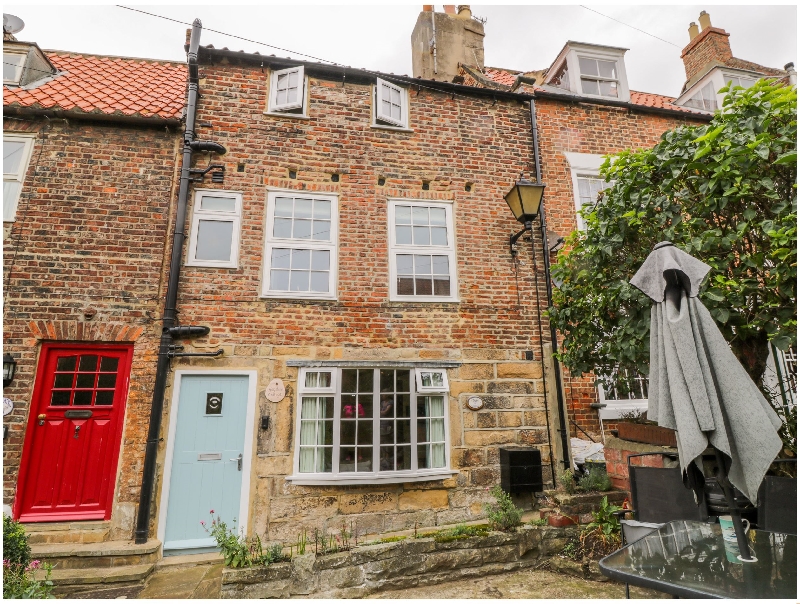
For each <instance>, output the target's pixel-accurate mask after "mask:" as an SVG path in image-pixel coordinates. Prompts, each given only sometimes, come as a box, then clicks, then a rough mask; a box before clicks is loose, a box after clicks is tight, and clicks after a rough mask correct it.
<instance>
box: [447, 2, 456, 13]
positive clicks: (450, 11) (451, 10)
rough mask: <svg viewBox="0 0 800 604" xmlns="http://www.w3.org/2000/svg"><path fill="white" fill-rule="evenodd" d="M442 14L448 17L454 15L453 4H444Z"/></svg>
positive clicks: (454, 8) (454, 6) (454, 7)
mask: <svg viewBox="0 0 800 604" xmlns="http://www.w3.org/2000/svg"><path fill="white" fill-rule="evenodd" d="M444 12H445V13H447V14H448V15H455V14H456V5H455V4H445V5H444Z"/></svg>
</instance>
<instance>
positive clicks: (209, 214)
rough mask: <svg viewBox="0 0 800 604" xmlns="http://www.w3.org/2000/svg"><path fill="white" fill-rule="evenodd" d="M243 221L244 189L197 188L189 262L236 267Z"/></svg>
mask: <svg viewBox="0 0 800 604" xmlns="http://www.w3.org/2000/svg"><path fill="white" fill-rule="evenodd" d="M241 224H242V194H241V193H237V192H233V191H219V190H216V189H199V190H196V191H195V194H194V210H193V212H192V227H191V231H190V233H189V253H188V254H187V258H186V265H187V266H205V267H209V268H237V267H238V266H239V234H240V231H241Z"/></svg>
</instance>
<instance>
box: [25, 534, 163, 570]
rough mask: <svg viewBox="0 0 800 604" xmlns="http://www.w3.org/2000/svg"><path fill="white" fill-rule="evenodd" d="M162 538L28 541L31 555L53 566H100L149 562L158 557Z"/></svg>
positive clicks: (64, 568) (133, 564)
mask: <svg viewBox="0 0 800 604" xmlns="http://www.w3.org/2000/svg"><path fill="white" fill-rule="evenodd" d="M160 548H161V542H160V541H159V540H158V539H151V540H149V541H148V542H147V543H144V544H141V545H138V544H136V543H134V542H133V541H104V542H102V543H40V544H36V545H31V556H32V557H33V558H34V559H36V560H42V561H43V562H47V563H49V564H51V565H52V566H53V568H54V569H56V570H59V571H61V570H68V569H101V568H112V567H121V566H139V565H148V564H149V565H152V564H155V562H156V561H157V560H158V558H159V550H160Z"/></svg>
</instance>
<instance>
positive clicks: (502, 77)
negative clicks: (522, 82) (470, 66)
mask: <svg viewBox="0 0 800 604" xmlns="http://www.w3.org/2000/svg"><path fill="white" fill-rule="evenodd" d="M519 73H520V72H519V71H511V70H509V69H498V68H497V67H487V68H486V69H484V71H483V75H485V76H486V77H487V78H489V79H490V80H494V81H495V82H497V83H498V84H505V85H506V86H513V85H514V82H515V81H516V79H517V75H518V74H519Z"/></svg>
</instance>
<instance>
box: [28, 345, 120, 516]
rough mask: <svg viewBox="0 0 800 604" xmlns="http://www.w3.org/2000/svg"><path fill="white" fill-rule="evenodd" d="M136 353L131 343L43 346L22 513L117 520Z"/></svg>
mask: <svg viewBox="0 0 800 604" xmlns="http://www.w3.org/2000/svg"><path fill="white" fill-rule="evenodd" d="M132 354H133V346H131V345H102V344H92V345H67V344H50V343H47V344H44V345H42V354H41V357H40V360H39V369H38V371H37V374H36V384H35V386H34V391H33V399H32V401H31V412H30V417H29V418H28V427H27V430H26V433H25V444H24V445H23V450H22V462H21V465H20V473H19V484H18V489H17V497H16V501H15V506H14V516H15V517H16V518H18V519H19V520H21V521H23V522H54V521H61V520H108V519H109V518H111V500H112V496H113V491H114V480H115V476H116V471H117V459H118V457H119V447H120V437H121V433H122V419H123V416H124V414H125V399H126V397H127V394H128V378H129V375H130V368H131V356H132Z"/></svg>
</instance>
